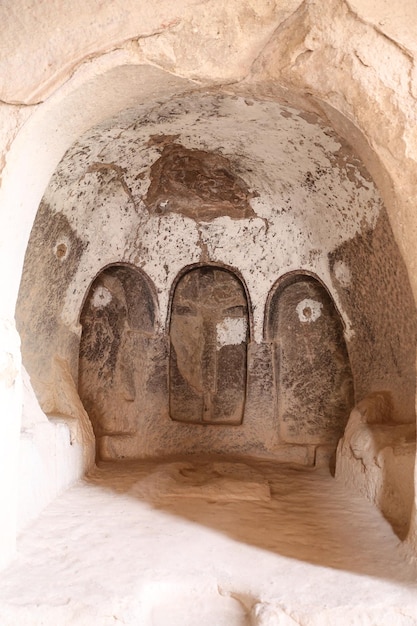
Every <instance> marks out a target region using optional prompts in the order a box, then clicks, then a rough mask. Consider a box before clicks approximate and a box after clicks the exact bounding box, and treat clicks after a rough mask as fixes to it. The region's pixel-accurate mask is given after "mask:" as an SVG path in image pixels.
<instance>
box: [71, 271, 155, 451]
mask: <svg viewBox="0 0 417 626" xmlns="http://www.w3.org/2000/svg"><path fill="white" fill-rule="evenodd" d="M80 323H81V326H82V334H81V341H80V356H79V380H78V389H79V394H80V398H81V400H82V402H83V404H84V406H85V408H86V410H87V412H88V414H89V416H90V419H91V421H92V424H93V429H94V432H95V435H96V438H97V439H98V438H100V437H101V436H104V435H107V436H109V435H110V436H111V435H123V434H126V435H128V434H134V433H135V432H136V430H137V420H138V419H139V417H140V414H141V412H143V411H144V410H146V406H145V405H146V381H147V373H148V371H149V361H150V359H151V357H152V350H153V342H152V338H153V336H154V327H155V298H154V294H153V290H152V288H151V286H150V281H149V280H148V279H147V278H146V277H145V276H144V275H143V274H142V273H141V272H139V271H138V270H137V269H135V268H132V267H129V266H126V265H115V266H111V267H107V268H106V269H104V270H103V271H102V272H101V273H100V274H99V275H98V276H97V277H96V278H95V280H94V281H93V283H92V284H91V286H90V289H89V290H88V293H87V295H86V297H85V300H84V305H83V308H82V311H81V315H80Z"/></svg>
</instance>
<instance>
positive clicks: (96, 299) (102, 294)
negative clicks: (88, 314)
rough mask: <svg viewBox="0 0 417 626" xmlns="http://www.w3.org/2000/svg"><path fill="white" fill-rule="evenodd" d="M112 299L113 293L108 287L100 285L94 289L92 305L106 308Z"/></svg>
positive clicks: (97, 307)
mask: <svg viewBox="0 0 417 626" xmlns="http://www.w3.org/2000/svg"><path fill="white" fill-rule="evenodd" d="M111 301H112V295H111V293H110V291H109V290H108V289H106V287H103V286H102V285H100V286H99V287H97V289H95V290H94V294H93V298H92V305H93V306H94V307H95V308H96V309H104V307H105V306H107V305H108V304H110V302H111Z"/></svg>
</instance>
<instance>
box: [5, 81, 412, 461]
mask: <svg viewBox="0 0 417 626" xmlns="http://www.w3.org/2000/svg"><path fill="white" fill-rule="evenodd" d="M120 264H122V265H124V266H125V267H129V268H130V270H129V272H130V271H132V272H135V271H136V270H139V271H140V275H141V277H142V279H143V280H145V283H146V285H149V289H150V293H153V294H154V295H153V296H152V297H153V303H154V306H153V312H154V313H153V315H154V318H153V326H152V330H151V331H146V333H149V337H148V339H147V341H148V342H149V345H151V344H152V348H149V352H148V351H147V350H148V348H146V349H143V348H139V345H138V346H136V344H135V342H134V341H133V340H132V341H133V344H135V347H134V348H132V347H130V348H129V349H128V350H126V347H125V344H126V341H124V340H123V341H122V340H120V341H118V342H117V346H118V350H117V355H116V356H115V361H114V362H115V363H118V364H120V367H119V365H116V366H115V367H116V370H115V371H113V372H112V373H111V374H109V376H111V377H112V382H111V385H110V387H106V390H105V393H106V394H109V395H111V394H110V390H112V393H113V392H114V398H116V397H119V396H120V395H121V396H123V397H124V403H125V404H126V406H127V404H129V403H130V404H129V411H128V413H129V417H124V418H123V419H121V420H120V422H119V423H117V416H116V415H115V417H114V419H115V420H116V423H115V424H113V425H112V426H111V430H109V429H108V428H107V427H106V428H107V430H106V428H101V427H98V426H96V434H97V436H98V439H99V442H98V443H99V445H98V449H99V454H100V455H101V456H102V457H104V458H113V457H117V458H121V457H125V458H126V457H127V458H129V457H135V456H146V455H151V454H169V453H176V452H180V451H184V452H198V451H204V452H229V453H253V454H259V455H263V454H264V455H270V456H275V457H277V458H281V459H286V460H296V461H298V462H302V463H312V462H313V461H314V458H315V454H316V447H317V446H318V445H320V446H321V445H324V446H326V445H327V444H328V445H329V446H333V447H334V445H335V444H334V437H333V435H332V437H330V438H329V440H327V439H326V438H324V439H323V440H322V439H320V438H316V439H314V438H313V439H311V440H309V441H305V442H304V443H302V442H301V441H299V440H297V441H291V442H289V441H288V438H287V440H286V439H285V437H283V435H282V432H283V431H282V415H281V414H280V409H279V406H280V405H279V401H278V395H279V385H280V383H279V379H277V376H276V375H275V374H274V372H275V370H276V367H277V363H276V354H277V351H276V349H275V347H274V344H276V341H277V339H276V338H275V337H274V338H271V336H270V334H269V332H268V329H267V324H264V320H265V319H266V317H265V316H266V311H267V308H268V306H269V304H270V302H271V298H273V296H272V295H271V294H273V293H274V290H275V287H276V285H277V284H278V282H279V280H280V279H281V278H282V277H284V276H286V275H287V274H289V273H291V272H299V273H306V274H308V275H311V276H314V277H315V278H316V279H317V280H318V281H319V282H320V283H321V284H322V285H324V287H325V288H326V293H328V294H329V298H330V300H329V302H331V304H332V306H334V311H337V312H338V315H339V314H340V320H338V324H339V321H340V324H339V328H340V329H342V328H343V333H344V341H345V342H346V346H347V351H348V356H349V360H350V365H351V370H352V376H353V385H354V389H355V399H356V400H360V399H362V398H363V397H364V396H366V395H367V394H368V393H370V392H372V391H375V390H379V389H385V390H388V391H390V392H391V394H392V397H393V401H394V407H395V418H396V419H397V420H398V421H406V422H410V421H413V420H414V394H415V382H414V380H415V355H414V345H415V335H416V326H415V310H414V304H413V300H412V297H411V295H410V291H409V288H408V279H407V275H406V271H405V268H404V265H403V263H402V259H401V257H400V255H399V252H398V249H397V246H396V244H395V241H394V239H393V235H392V232H391V229H390V226H389V222H388V219H387V216H386V213H385V210H384V207H383V205H382V202H381V199H380V197H379V195H378V192H377V190H376V188H375V186H374V184H373V182H372V180H371V179H370V177H369V175H368V174H367V172H366V171H365V170H364V168H363V166H362V165H361V163H360V162H359V161H358V160H357V158H356V157H355V155H353V154H352V152H351V150H350V148H349V146H347V145H346V144H345V143H343V142H342V141H341V140H340V139H339V138H338V137H337V136H336V135H335V134H334V133H333V132H332V130H331V129H329V128H327V127H325V126H323V125H322V124H321V123H320V120H318V119H316V118H314V117H312V116H311V115H305V114H304V113H303V112H301V111H297V110H295V109H290V108H288V107H283V106H280V105H279V104H277V103H273V102H260V101H255V100H253V99H244V98H241V97H235V96H227V95H218V94H213V93H201V92H198V93H195V94H191V95H188V96H184V97H182V98H178V99H173V100H171V101H160V102H157V103H155V104H154V105H153V106H149V105H147V106H145V105H143V106H138V107H137V108H135V109H131V110H128V111H126V112H124V113H123V114H121V115H119V116H118V117H117V118H113V119H111V120H109V121H108V122H107V123H104V124H102V125H100V126H97V127H95V128H93V129H92V130H91V131H89V132H88V133H87V134H86V135H84V136H83V137H81V138H80V139H79V140H78V141H77V142H76V143H75V144H74V145H73V146H72V148H71V149H70V150H69V151H68V152H67V154H66V155H65V156H64V158H63V159H62V161H61V163H60V165H59V167H58V168H57V170H56V172H55V174H54V176H53V177H52V179H51V181H50V184H49V187H48V189H47V190H46V191H45V194H44V198H43V200H42V204H41V207H40V209H39V212H38V216H37V219H36V221H35V224H34V227H33V230H32V235H31V239H30V242H29V246H28V252H27V255H26V261H25V267H24V278H23V281H22V286H21V290H20V295H19V302H18V307H17V320H18V326H19V331H20V333H21V336H22V352H23V359H24V362H25V365H26V367H27V369H28V371H29V373H30V374H31V377H32V383H33V385H34V388H35V390H36V392H37V394H38V397H39V399H40V401H41V404H42V406H43V408H44V410H45V411H48V408H50V406H51V394H52V392H53V391H54V390H53V386H54V382H53V363H54V358H55V357H56V356H59V357H60V358H63V359H65V360H67V361H68V363H69V365H70V368H71V372H72V373H73V376H74V380H76V381H77V382H78V381H79V389H80V392H81V395H82V396H83V397H84V401H85V403H86V405H87V406H88V405H89V402H90V400H88V399H87V396H88V394H87V395H86V392H85V389H86V383H85V372H86V355H87V353H88V354H90V355H91V354H92V353H91V352H89V351H88V350H87V351H86V344H85V343H83V341H81V356H80V338H81V335H82V329H87V327H88V326H89V324H90V321H89V320H91V314H92V312H93V311H92V308H91V307H92V306H93V304H94V301H95V295H94V294H95V293H96V289H97V287H101V288H102V289H108V290H109V291H111V290H112V289H113V290H114V289H115V288H116V287H114V285H115V284H116V283H115V282H114V280H115V281H116V282H117V281H118V285H119V286H118V287H117V289H116V291H117V294H119V295H115V297H116V300H117V301H118V302H119V309H120V311H119V313H121V318H120V320H119V321H118V322H117V324H116V327H117V328H119V331H117V332H119V334H121V335H123V336H124V335H125V334H126V336H133V335H132V332H131V331H132V328H131V322H130V321H129V319H130V318H129V315H130V313H129V305H127V304H126V305H125V304H124V299H126V298H127V297H128V296H127V292H130V290H131V289H133V292H134V290H135V288H133V287H131V286H127V285H128V283H127V282H126V281H124V279H121V278H120V277H117V276H116V274H117V272H121V271H122V270H120V269H117V270H111V271H110V270H106V269H105V268H107V267H109V266H119V265H120ZM197 266H205V267H217V268H219V271H220V270H222V269H223V270H227V271H229V272H231V273H233V274H234V275H236V276H238V277H239V280H241V283H242V285H244V286H245V290H246V295H247V302H248V312H247V315H248V325H249V326H250V332H248V335H247V339H248V341H247V350H246V355H247V364H246V365H247V380H246V385H247V387H246V397H245V406H244V413H243V421H242V424H241V425H240V426H237V425H232V424H229V425H227V424H223V425H217V424H209V423H192V424H190V423H182V422H180V421H175V420H173V419H171V417H172V416H170V413H169V409H170V407H169V405H170V403H169V391H170V389H169V376H170V372H169V363H170V339H169V333H170V329H171V330H172V320H174V327H175V324H176V322H175V320H176V318H175V315H176V313H175V305H176V303H175V285H178V284H179V283H178V280H179V278H180V277H181V276H183V275H184V274H185V275H186V271H187V270H191V269H192V268H195V267H197ZM103 270H105V271H104V272H103ZM123 271H127V270H123ZM112 272H116V274H115V275H114V276H113V275H112ZM126 275H127V274H126ZM129 276H130V273H129ZM110 279H111V280H110ZM113 279H114V280H113ZM95 280H97V281H99V282H100V281H104V282H103V284H101V282H100V285H98V283H94V281H95ZM109 281H110V282H112V281H113V282H112V285H113V286H112V289H110V288H109V284H110V283H109ZM277 281H278V282H277ZM113 283H114V284H113ZM120 285H121V287H120ZM122 292H123V293H124V295H120V294H122ZM103 293H104V292H103ZM112 298H113V296H112ZM303 299H304V298H303ZM112 302H113V300H112ZM113 304H114V302H113ZM293 305H294V306H295V308H296V307H297V306H298V303H295V301H294V303H292V304H291V305H290V304H289V305H288V306H293ZM83 307H84V308H83ZM89 307H90V308H89ZM98 308H99V307H96V308H95V313H97V309H98ZM93 309H94V306H93ZM103 314H104V313H103ZM105 315H109V312H107V313H106V314H105ZM95 323H97V321H95V322H93V325H94V324H95ZM235 326H236V328H237V326H238V325H235ZM249 326H248V327H249ZM230 328H232V326H230ZM121 329H123V330H121ZM137 332H138V333H139V334H140V333H142V334H143V332H142V330H139V331H137ZM230 332H232V331H230ZM236 332H237V331H236ZM280 332H284V329H281V330H280ZM338 332H339V335H340V332H341V331H340V330H339V331H338ZM146 333H145V334H146ZM133 334H134V333H133ZM208 334H209V333H208ZM141 337H142V335H141ZM338 337H339V336H338ZM339 339H340V337H339V338H338V340H337V341H339ZM141 341H142V338H141ZM143 341H145V340H144V339H143ZM339 343H340V342H339ZM133 344H132V345H133ZM171 344H172V342H171ZM123 346H124V347H123ZM212 347H213V349H214V346H212ZM216 350H217V346H216ZM139 352H141V353H143V354H145V357H143V360H142V361H141V360H140V359H141V358H142V357H141V356H138V361H137V362H136V363H135V364H133V363H130V359H131V358H133V357H134V354H135V353H139ZM122 353H123V354H122ZM126 354H128V355H129V356H128V358H127V357H126ZM345 357H346V355H344V357H343V358H344V359H345ZM100 358H101V357H100ZM100 358H99V359H98V360H97V368H98V369H96V370H95V371H94V372H93V373H92V374H91V375H92V379H91V380H94V377H97V376H98V371H99V369H100V368H99V363H100ZM103 358H104V357H103ZM126 358H127V360H128V361H129V365H128V366H127V367H126V365H122V364H123V363H126V361H125V359H126ZM79 359H80V360H79ZM274 359H275V361H274ZM89 362H90V363H94V360H93V359H90V361H89ZM311 362H312V364H313V365H312V367H313V368H314V363H315V361H314V358H313V359H312V361H311ZM274 363H275V364H274ZM344 363H345V361H344ZM79 364H80V376H79V374H78V367H79ZM343 367H344V366H343ZM118 368H119V369H120V372H121V371H124V372H126V370H129V368H133V370H134V371H135V374H134V376H133V378H135V376H136V377H138V378H137V382H136V383H135V384H133V383H132V382H131V380H132V378H131V374H127V373H125V374H123V376H124V378H123V376H122V377H121V378H123V380H124V382H120V383H117V384H116V383H115V380H116V379H118V377H119V378H120V372H119V373H118V371H119V370H118ZM274 368H275V369H274ZM87 369H88V368H87ZM93 369H94V368H93ZM342 369H343V368H342ZM311 375H312V378H314V372H313V371H312V372H311ZM305 376H308V372H307V371H304V369H303V377H305ZM139 378H140V381H139ZM342 378H343V377H342ZM129 381H130V382H129ZM299 382H300V384H301V386H302V385H303V384H306V383H305V381H304V380H303V381H299ZM342 382H343V381H342ZM341 384H342V383H341ZM89 385H90V387H91V384H90V383H89ZM93 386H94V385H93ZM133 388H135V389H133ZM136 388H138V389H142V391H141V392H140V393H138V392H136ZM129 389H130V390H129ZM171 392H172V389H171ZM132 398H133V399H132ZM114 402H115V405H116V404H117V402H116V400H114ZM352 402H353V399H352ZM93 404H94V402H93ZM277 407H278V409H277ZM89 409H90V412H91V413H92V414H94V411H95V410H97V406H96V405H94V406H92V405H91V402H90V406H89ZM91 417H92V420H93V422H94V419H95V418H94V416H93V415H92V416H91ZM112 419H113V418H112ZM196 421H197V422H198V421H199V420H196ZM238 421H240V420H238ZM201 422H204V420H201ZM338 428H340V425H339V426H338V427H337V428H336V429H335V430H333V431H332V432H333V434H334V432H336V431H337V432H338ZM330 430H332V429H330ZM319 439H320V442H319Z"/></svg>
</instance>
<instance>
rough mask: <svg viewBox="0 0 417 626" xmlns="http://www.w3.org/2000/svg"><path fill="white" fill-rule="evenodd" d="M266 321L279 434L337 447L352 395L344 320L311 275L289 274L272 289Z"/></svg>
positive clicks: (291, 440)
mask: <svg viewBox="0 0 417 626" xmlns="http://www.w3.org/2000/svg"><path fill="white" fill-rule="evenodd" d="M266 321H267V335H268V339H269V340H270V341H271V343H272V353H273V366H274V380H275V390H276V411H277V417H278V421H279V433H280V437H281V438H282V440H283V441H284V442H287V443H291V444H305V445H334V446H336V444H337V441H338V440H339V438H340V437H341V436H342V434H343V432H344V429H345V426H346V423H347V420H348V417H349V413H350V410H351V409H352V407H353V401H354V399H353V383H352V372H351V368H350V363H349V356H348V352H347V348H346V344H345V340H344V335H343V323H342V320H341V318H340V315H339V313H338V311H337V310H336V307H335V305H334V303H333V301H332V299H331V297H330V295H329V294H328V292H327V290H326V289H325V288H324V287H323V285H322V284H321V283H320V282H319V281H318V280H317V279H315V278H314V277H312V276H309V275H306V274H296V275H291V276H289V277H287V278H285V279H284V280H282V281H280V283H279V284H278V286H276V287H275V288H274V290H273V292H272V294H271V296H270V298H269V305H268V310H267V320H266Z"/></svg>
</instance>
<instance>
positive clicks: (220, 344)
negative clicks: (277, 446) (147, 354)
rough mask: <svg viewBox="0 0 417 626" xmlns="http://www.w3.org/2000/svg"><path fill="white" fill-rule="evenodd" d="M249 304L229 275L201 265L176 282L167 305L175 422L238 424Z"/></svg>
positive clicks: (243, 392)
mask: <svg viewBox="0 0 417 626" xmlns="http://www.w3.org/2000/svg"><path fill="white" fill-rule="evenodd" d="M248 340H249V314H248V301H247V297H246V292H245V288H244V286H243V284H242V282H241V280H240V279H239V278H238V277H237V276H236V275H235V274H234V273H232V272H231V271H229V270H226V269H222V268H219V267H213V266H204V267H198V268H194V269H191V270H189V271H187V272H186V273H185V274H184V275H183V276H182V277H181V278H180V279H179V280H178V282H177V284H176V287H175V291H174V295H173V299H172V307H171V320H170V362H169V407H170V415H171V418H172V419H173V420H177V421H180V422H194V423H206V424H240V423H241V422H242V420H243V414H244V408H245V400H246V378H247V344H248Z"/></svg>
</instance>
